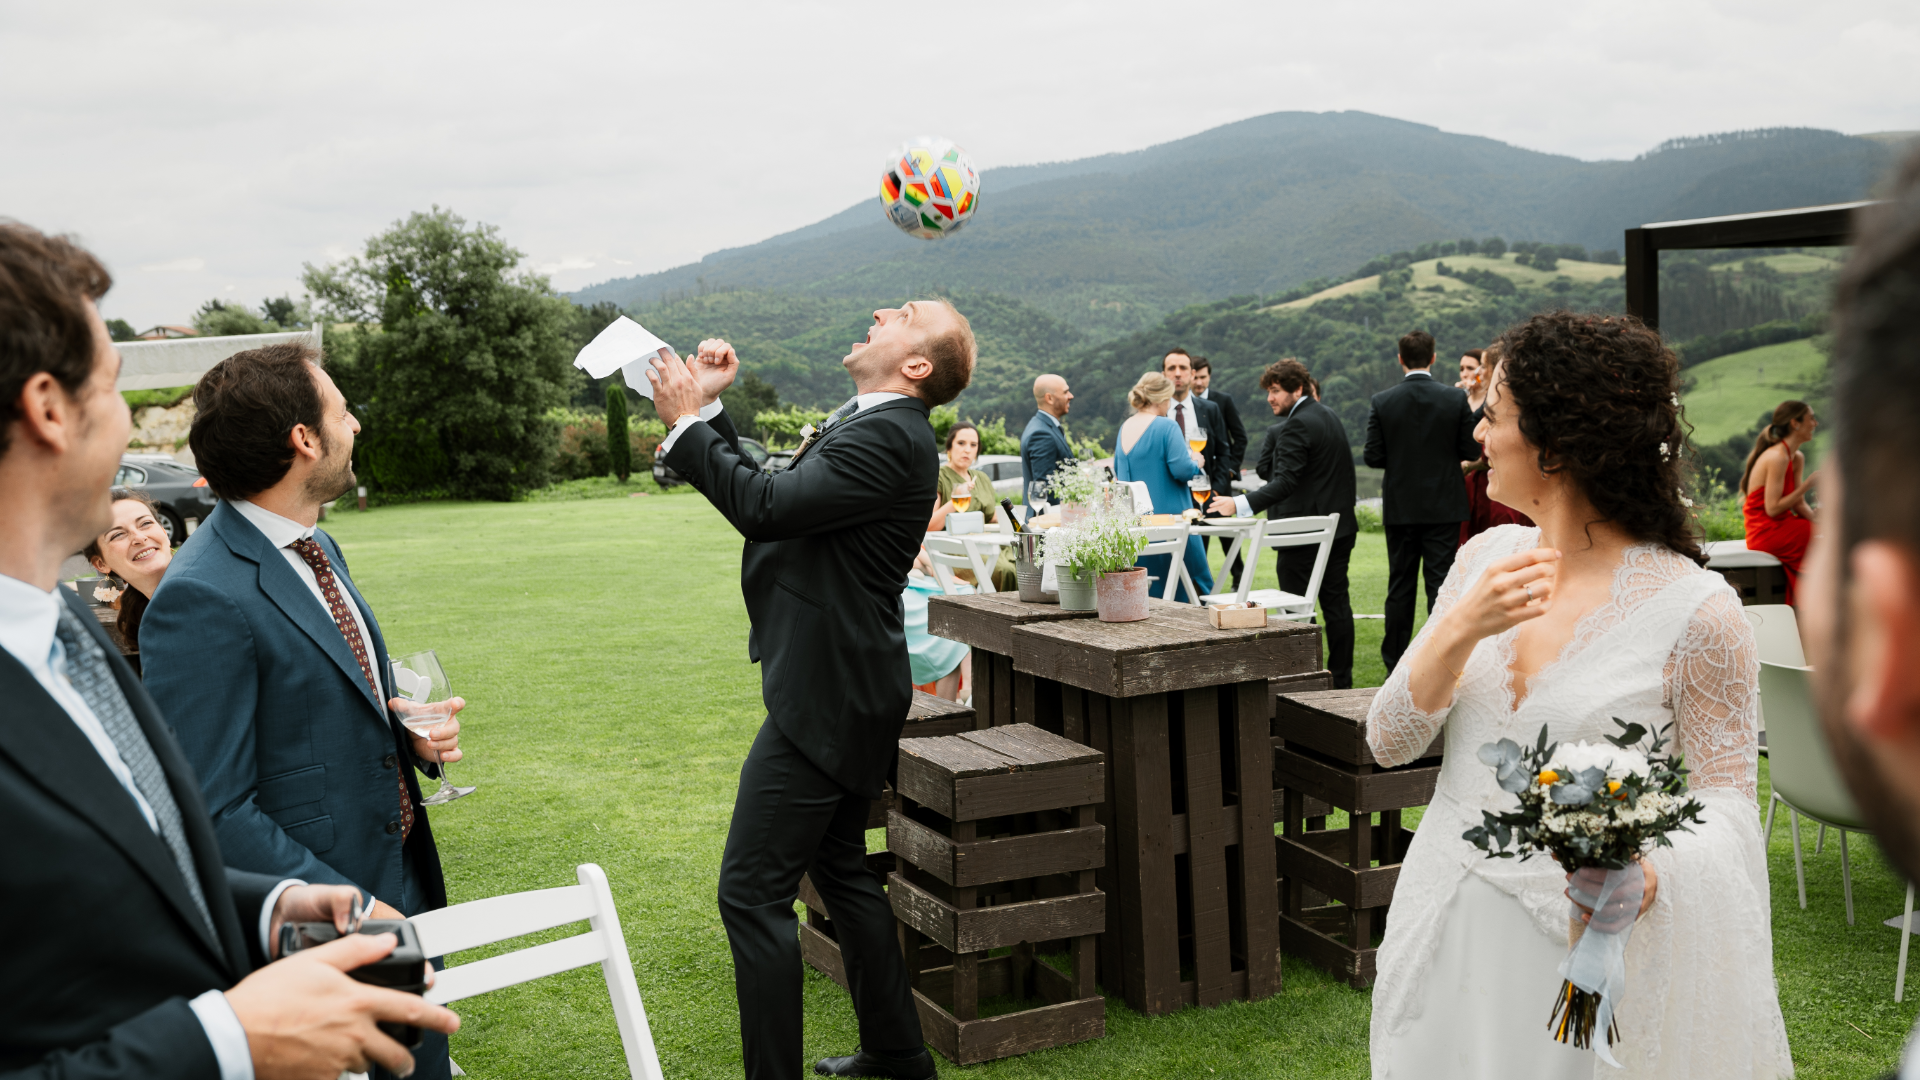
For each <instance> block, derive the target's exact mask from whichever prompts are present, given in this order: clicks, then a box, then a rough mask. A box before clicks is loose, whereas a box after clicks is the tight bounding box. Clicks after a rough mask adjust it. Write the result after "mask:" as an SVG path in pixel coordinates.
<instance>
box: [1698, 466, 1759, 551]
mask: <svg viewBox="0 0 1920 1080" xmlns="http://www.w3.org/2000/svg"><path fill="white" fill-rule="evenodd" d="M1745 502H1746V500H1744V499H1742V498H1741V497H1740V494H1739V493H1738V492H1736V491H1733V490H1731V489H1729V488H1728V487H1727V485H1726V484H1725V483H1723V482H1722V481H1721V479H1720V471H1719V470H1718V469H1715V468H1713V467H1711V466H1708V467H1706V468H1703V469H1701V470H1700V477H1699V479H1698V481H1697V482H1696V483H1695V492H1694V495H1693V516H1694V518H1695V520H1697V521H1699V522H1700V531H1701V532H1702V533H1703V534H1705V536H1706V539H1707V540H1708V541H1709V542H1711V541H1714V540H1745V539H1746V538H1747V512H1746V507H1745V505H1744V503H1745Z"/></svg>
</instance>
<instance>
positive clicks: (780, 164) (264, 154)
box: [0, 0, 1920, 328]
mask: <svg viewBox="0 0 1920 1080" xmlns="http://www.w3.org/2000/svg"><path fill="white" fill-rule="evenodd" d="M1916 70H1920V4H1915V3H1913V2H1912V0H1898V2H1893V0H1889V2H1880V0H1864V2H1836V0H1828V2H1826V3H1821V4H1808V3H1805V2H1804V0H1793V2H1778V0H1738V2H1699V0H1606V2H1586V0H1561V2H1558V3H1552V4H1542V3H1538V2H1537V0H1534V2H1504V0H1452V2H1449V3H1433V2H1431V0H1421V2H1401V0H1376V2H1374V3H1369V4H1332V3H1326V2H1324V0H1316V2H1312V3H1300V2H1291V0H1289V2H1269V3H1201V2H1197V0H1186V2H1183V3H1177V4H1174V3H1167V2H1165V0H1159V2H1152V3H1143V2H1134V0H1104V2H1099V3H1049V2H1047V0H1019V2H1013V3H1000V2H984V3H983V2H978V0H975V2H972V3H956V4H925V5H916V4H886V3H874V2H864V3H803V2H795V0H785V2H758V0H735V2H734V3H729V4H716V3H698V2H683V3H674V4H665V3H652V2H646V0H642V2H640V3H633V2H625V3H565V2H546V3H541V4H529V3H521V4H500V3H492V2H487V0H468V2H465V3H460V4H437V5H428V4H408V3H404V2H397V0H387V2H381V3H364V4H363V3H352V2H338V0H336V2H332V3H327V4H299V5H292V4H258V3H238V2H234V3H219V2H205V3H166V2H154V0H146V2H141V3H123V2H118V0H102V2H94V3H89V4H86V5H84V6H82V5H74V6H68V5H66V4H49V3H44V2H15V0H0V94H4V99H3V102H0V148H4V149H0V195H3V196H4V198H0V215H7V216H14V217H18V218H20V219H22V220H24V221H27V222H29V223H31V224H33V225H35V226H38V227H41V228H44V229H50V230H60V231H70V232H73V233H76V234H78V235H79V236H80V237H81V238H82V239H83V240H84V241H85V242H86V243H87V244H88V245H89V246H91V247H92V248H93V249H94V250H95V251H97V252H98V253H99V254H100V255H102V256H103V257H104V259H105V260H106V261H107V263H108V265H109V266H110V268H111V269H112V271H113V272H114V274H115V276H116V277H117V279H118V282H117V284H116V286H115V288H114V290H113V292H112V293H110V294H109V295H108V297H107V300H106V302H105V303H104V304H103V308H104V309H105V311H106V313H107V314H108V315H109V316H110V317H112V316H119V317H122V318H125V319H127V320H128V321H130V322H133V323H135V324H136V325H137V326H138V327H140V328H144V327H146V326H149V325H152V324H154V323H158V322H184V321H186V320H187V319H188V318H189V317H190V316H191V314H192V312H193V311H194V309H195V308H197V307H198V306H199V304H200V303H201V302H202V301H204V300H206V299H208V298H210V297H228V298H233V299H238V300H241V301H244V302H246V303H249V304H256V305H257V304H258V303H259V302H260V300H261V299H262V298H263V297H265V296H269V295H273V296H278V295H280V294H282V293H287V292H291V293H292V294H294V295H295V296H296V297H297V296H298V295H299V275H300V268H301V264H302V263H303V262H324V261H327V260H330V259H333V258H338V257H341V256H342V255H344V254H346V253H348V252H352V251H357V250H359V248H360V246H361V244H362V243H363V242H364V241H365V239H366V238H367V237H368V236H369V235H371V234H373V233H374V232H376V231H378V230H379V229H381V228H382V227H384V226H385V225H387V224H388V223H390V222H392V221H394V220H395V219H397V218H399V217H402V216H404V215H405V214H406V213H408V212H409V211H412V210H417V209H425V208H427V207H429V206H431V205H433V204H435V203H438V204H440V205H443V206H449V207H452V208H453V209H455V210H456V211H458V212H459V213H461V214H462V215H464V216H466V217H467V218H468V219H469V220H478V221H485V222H489V223H491V224H494V225H498V226H499V227H500V228H501V229H502V230H503V232H504V234H505V236H506V237H507V238H508V239H509V240H510V241H511V242H512V243H514V244H515V245H516V246H517V247H519V248H520V249H521V250H523V251H525V252H526V253H527V256H528V260H529V263H530V264H531V265H533V266H535V267H538V268H540V269H541V270H543V271H544V272H546V273H548V274H550V275H551V277H552V279H553V282H554V284H555V286H556V287H558V288H561V289H575V288H579V287H581V286H583V285H587V284H591V283H593V282H597V281H602V280H605V279H607V278H610V277H620V276H625V275H628V274H632V273H639V272H645V271H651V270H659V269H664V268H666V267H670V266H676V265H679V264H682V263H685V262H689V261H692V260H694V259H697V258H699V257H700V256H701V255H703V254H706V253H708V252H711V251H713V250H715V249H718V248H723V247H732V246H737V245H740V244H747V243H752V242H754V241H756V240H761V239H764V238H766V237H768V236H771V235H773V234H775V233H778V232H782V231H785V230H787V229H791V228H795V227H797V226H800V225H804V224H807V223H809V222H812V221H817V220H819V219H820V218H822V217H825V216H827V215H829V214H832V213H835V212H837V211H839V210H842V209H844V208H845V207H847V206H849V205H851V204H853V203H855V202H857V201H859V200H861V199H871V198H874V195H875V188H876V184H877V177H878V174H879V164H880V161H881V159H882V157H883V156H884V155H885V154H886V153H887V152H889V151H890V150H892V149H893V148H894V147H896V146H897V145H898V144H899V142H900V141H901V140H902V139H904V138H906V137H909V136H913V135H917V134H922V133H926V134H937V135H945V136H948V137H950V138H952V139H955V140H957V141H958V142H959V143H960V144H961V145H962V146H964V147H966V148H967V149H968V150H969V151H971V152H972V154H973V155H974V158H975V160H976V161H977V162H978V163H979V164H980V165H981V166H982V167H984V168H991V167H993V166H996V165H1014V164H1025V163H1031V162H1039V161H1058V160H1066V159H1071V158H1077V157H1085V156H1088V155H1091V154H1099V153H1106V152H1109V151H1117V150H1135V149H1139V148H1141V147H1145V146H1150V145H1153V144H1155V143H1159V142H1165V141H1167V140H1170V139H1175V138H1179V137H1182V136H1185V135H1190V134H1193V133H1195V132H1198V131H1202V130H1204V129H1206V128H1209V127H1213V126H1215V125H1218V124H1222V123H1225V122H1228V121H1232V120H1239V119H1242V118H1245V117H1249V116H1256V115H1259V114H1262V113H1267V112H1274V111H1278V110H1289V109H1298V110H1311V111H1324V110H1339V109H1360V110H1365V111H1368V112H1375V113H1381V114H1384V115H1387V116H1393V117H1399V118H1402V119H1406V120H1413V121H1418V122H1422V123H1427V124H1432V125H1435V126H1437V127H1440V128H1443V129H1445V130H1448V131H1457V132H1466V133H1471V134H1476V135H1485V136H1490V137H1492V138H1495V139H1501V140H1504V141H1506V142H1510V143H1513V144H1515V145H1518V146H1523V147H1528V148H1531V149H1535V150H1544V151H1550V152H1553V153H1561V154H1569V155H1572V156H1575V157H1580V158H1586V159H1599V158H1623V157H1632V156H1633V155H1635V154H1638V153H1640V152H1642V151H1644V150H1646V149H1648V148H1650V147H1652V146H1653V145H1655V144H1656V143H1658V142H1660V141H1661V140H1663V139H1667V138H1670V137H1673V136H1677V135H1698V134H1704V133H1709V132H1718V131H1729V130H1734V129H1740V128H1753V127H1772V126H1782V125H1794V126H1812V127H1822V128H1832V129H1837V130H1840V131H1846V132H1853V133H1860V132H1870V131H1883V130H1907V129H1914V128H1920V81H1917V80H1916V79H1915V77H1914V73H1915V71H1916ZM989 197H990V193H989ZM880 215H881V211H880V209H879V205H878V202H877V200H876V202H875V208H874V217H875V220H879V219H880Z"/></svg>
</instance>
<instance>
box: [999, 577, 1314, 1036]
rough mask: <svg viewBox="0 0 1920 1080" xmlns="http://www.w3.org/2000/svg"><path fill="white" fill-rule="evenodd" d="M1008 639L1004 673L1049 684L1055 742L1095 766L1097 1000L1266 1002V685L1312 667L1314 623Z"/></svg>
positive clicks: (1147, 1004)
mask: <svg viewBox="0 0 1920 1080" xmlns="http://www.w3.org/2000/svg"><path fill="white" fill-rule="evenodd" d="M1009 638H1010V646H1011V649H1012V653H1011V655H1012V662H1013V669H1014V671H1015V673H1016V674H1017V675H1023V676H1029V677H1031V678H1033V679H1034V680H1035V684H1036V685H1045V684H1049V683H1051V684H1054V685H1057V686H1058V687H1060V690H1059V697H1060V715H1061V724H1062V730H1063V732H1064V733H1065V736H1066V737H1067V738H1069V739H1073V740H1075V741H1079V742H1085V743H1086V744H1087V745H1089V746H1092V747H1093V748H1094V749H1096V750H1099V751H1101V752H1103V753H1105V754H1106V756H1107V792H1106V801H1105V803H1104V804H1103V805H1102V806H1101V808H1100V810H1099V813H1098V818H1099V821H1100V822H1101V824H1103V825H1106V826H1107V858H1106V865H1105V866H1104V867H1103V868H1102V869H1101V870H1100V872H1099V874H1098V881H1099V885H1100V888H1101V889H1102V891H1104V892H1105V893H1106V894H1107V931H1106V933H1104V934H1102V935H1101V938H1100V972H1101V980H1102V982H1103V983H1104V984H1105V986H1106V989H1107V992H1108V993H1111V994H1115V995H1118V996H1120V997H1123V998H1125V1000H1126V1002H1127V1004H1129V1005H1131V1006H1132V1007H1133V1008H1135V1009H1137V1010H1139V1011H1140V1012H1143V1013H1148V1014H1160V1013H1167V1012H1172V1011H1173V1010H1175V1009H1178V1008H1181V1007H1182V1006H1185V1005H1216V1004H1219V1003H1220V1002H1223V1001H1229V1000H1236V999H1238V1000H1259V999H1261V998H1265V997H1269V996H1271V995H1273V994H1274V993H1277V992H1278V991H1279V989H1280V955H1279V930H1278V920H1279V898H1278V895H1277V892H1276V889H1275V886H1274V885H1273V884H1270V883H1271V882H1273V881H1275V880H1276V873H1275V869H1274V863H1273V822H1274V820H1275V817H1274V811H1275V807H1274V798H1275V797H1274V786H1273V776H1274V774H1273V742H1272V734H1271V721H1270V719H1269V715H1270V712H1271V702H1270V691H1269V680H1271V679H1276V678H1281V677H1283V676H1288V675H1295V674H1300V673H1304V672H1313V671H1318V670H1320V632H1319V629H1318V628H1317V627H1314V626H1310V625H1307V624H1305V623H1294V622H1273V623H1270V624H1269V625H1267V626H1266V627H1264V628H1260V629H1248V630H1216V629H1214V628H1213V627H1212V626H1210V625H1208V624H1207V621H1206V613H1205V612H1204V611H1201V610H1200V609H1197V608H1191V607H1185V606H1179V607H1174V606H1172V605H1169V606H1168V607H1165V608H1162V607H1156V608H1154V609H1153V614H1152V616H1151V617H1150V618H1148V619H1146V620H1145V621H1142V622H1133V623H1103V622H1099V621H1097V620H1073V621H1059V620H1056V621H1030V622H1026V623H1023V624H1020V625H1017V626H1014V627H1012V628H1011V633H1010V635H1009ZM1038 696H1039V695H1036V697H1038ZM1243 810H1244V811H1246V812H1244V813H1243Z"/></svg>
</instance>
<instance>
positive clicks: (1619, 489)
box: [1497, 311, 1707, 566]
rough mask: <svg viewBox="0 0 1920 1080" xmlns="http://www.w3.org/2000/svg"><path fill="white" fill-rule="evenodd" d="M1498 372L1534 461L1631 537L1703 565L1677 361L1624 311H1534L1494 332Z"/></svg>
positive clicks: (1657, 338) (1653, 334)
mask: <svg viewBox="0 0 1920 1080" xmlns="http://www.w3.org/2000/svg"><path fill="white" fill-rule="evenodd" d="M1499 344H1500V351H1501V359H1500V367H1499V374H1498V376H1497V378H1498V379H1499V380H1500V382H1501V383H1502V384H1504V389H1505V392H1506V393H1509V394H1511V395H1513V400H1514V402H1515V404H1517V405H1518V406H1519V407H1520V433H1521V434H1522V435H1524V436H1525V437H1526V439H1527V441H1528V442H1530V443H1532V444H1533V445H1534V446H1536V447H1538V448H1539V451H1540V469H1541V471H1542V472H1547V473H1564V474H1565V475H1566V476H1567V477H1569V478H1570V479H1572V480H1573V482H1574V483H1576V484H1578V485H1579V486H1580V490H1581V492H1582V493H1584V494H1585V495H1586V497H1587V498H1588V499H1589V500H1591V501H1592V503H1593V505H1594V508H1595V509H1597V510H1599V511H1600V513H1601V515H1602V516H1603V517H1604V518H1605V519H1606V520H1608V521H1612V522H1614V523H1615V524H1617V525H1619V526H1620V527H1621V528H1622V529H1625V530H1626V531H1627V533H1628V535H1630V536H1632V537H1634V538H1635V539H1637V540H1642V541H1651V542H1654V543H1659V544H1664V545H1666V546H1667V547H1668V548H1670V549H1672V550H1673V551H1674V552H1676V553H1678V554H1680V555H1684V556H1686V557H1687V558H1689V559H1692V560H1693V561H1694V562H1696V563H1700V564H1701V565H1703V566H1704V565H1705V564H1706V561H1707V557H1706V555H1705V554H1704V553H1703V552H1702V551H1701V550H1700V533H1699V530H1698V529H1697V528H1696V526H1695V523H1694V518H1693V514H1692V512H1691V511H1690V510H1689V509H1688V508H1689V506H1691V503H1689V502H1688V501H1687V499H1686V494H1685V491H1686V488H1687V480H1688V475H1687V469H1688V466H1687V465H1686V460H1687V455H1686V454H1685V453H1683V451H1684V450H1685V449H1686V446H1687V430H1688V429H1687V427H1686V426H1685V424H1684V422H1683V420H1682V418H1681V415H1680V404H1679V393H1680V361H1679V359H1678V358H1677V357H1675V356H1674V354H1673V350H1672V349H1669V348H1667V346H1666V343H1665V342H1663V341H1661V340H1660V335H1659V333H1658V332H1657V331H1655V330H1653V329H1652V328H1650V327H1648V326H1647V325H1646V324H1645V323H1643V322H1641V321H1640V320H1639V319H1636V318H1634V317H1632V316H1630V315H1581V314H1576V313H1574V312H1571V311H1554V312H1548V313H1546V314H1542V315H1535V316H1534V317H1533V318H1531V319H1528V320H1527V321H1526V322H1523V323H1520V324H1519V325H1517V326H1514V327H1511V328H1510V329H1508V330H1507V332H1506V333H1505V334H1503V335H1501V337H1500V342H1499Z"/></svg>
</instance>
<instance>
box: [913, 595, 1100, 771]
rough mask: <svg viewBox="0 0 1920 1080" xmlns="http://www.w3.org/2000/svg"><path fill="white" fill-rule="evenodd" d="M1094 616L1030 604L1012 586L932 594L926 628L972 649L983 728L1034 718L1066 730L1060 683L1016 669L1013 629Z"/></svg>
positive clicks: (1050, 728) (1028, 721)
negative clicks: (1050, 683) (970, 592)
mask: <svg viewBox="0 0 1920 1080" xmlns="http://www.w3.org/2000/svg"><path fill="white" fill-rule="evenodd" d="M1092 618H1094V613H1093V612H1091V611H1067V610H1065V609H1064V608H1062V607H1061V606H1060V605H1059V604H1030V603H1027V602H1026V601H1024V600H1021V599H1020V596H1019V594H1018V593H1011V592H999V593H986V594H979V593H976V594H974V595H971V596H930V597H928V598H927V633H929V634H932V635H934V636H935V637H943V638H946V639H948V640H949V641H958V642H960V643H962V644H964V645H966V646H968V647H969V648H971V649H972V650H973V704H974V709H975V711H976V716H977V722H978V723H979V725H980V726H981V727H983V728H984V727H999V726H1001V725H1003V724H1033V725H1035V726H1036V727H1042V728H1045V729H1046V730H1048V731H1051V732H1053V733H1054V734H1056V735H1059V734H1062V731H1061V725H1060V694H1059V689H1058V688H1057V687H1048V686H1038V685H1036V684H1035V682H1034V679H1033V677H1032V676H1030V675H1021V674H1019V673H1017V672H1015V671H1014V669H1013V659H1012V657H1013V629H1014V627H1016V626H1028V625H1032V624H1034V623H1044V622H1062V621H1079V620H1083V619H1092Z"/></svg>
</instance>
